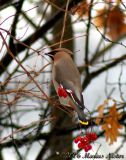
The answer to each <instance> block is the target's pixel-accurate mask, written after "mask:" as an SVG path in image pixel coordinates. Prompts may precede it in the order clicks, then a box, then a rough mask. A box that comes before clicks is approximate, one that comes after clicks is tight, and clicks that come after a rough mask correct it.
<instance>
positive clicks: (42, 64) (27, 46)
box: [0, 0, 126, 160]
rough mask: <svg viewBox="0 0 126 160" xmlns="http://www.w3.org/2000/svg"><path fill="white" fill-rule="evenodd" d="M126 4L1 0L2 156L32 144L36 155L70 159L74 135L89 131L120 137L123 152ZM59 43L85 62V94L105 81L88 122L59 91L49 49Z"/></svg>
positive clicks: (19, 154) (22, 155)
mask: <svg viewBox="0 0 126 160" xmlns="http://www.w3.org/2000/svg"><path fill="white" fill-rule="evenodd" d="M101 3H102V5H103V8H102V9H97V8H98V7H99V5H100V4H101ZM99 8H100V7H99ZM125 9H126V6H125V3H124V2H123V1H114V2H112V1H108V0H103V1H101V2H98V1H95V0H90V1H86V0H77V1H75V0H67V1H56V0H42V1H40V0H36V1H32V0H29V1H28V0H27V1H25V0H5V1H0V10H1V15H0V16H1V17H0V37H1V39H0V42H1V44H0V53H1V54H0V125H1V128H0V129H1V133H0V160H4V159H5V157H6V155H7V149H8V148H11V150H13V151H14V152H13V155H14V157H16V158H15V159H20V160H27V159H28V158H29V157H32V155H31V154H32V151H33V150H34V149H35V151H34V152H35V154H34V156H33V157H32V158H33V159H34V160H44V159H48V160H59V159H72V158H74V157H75V156H77V154H74V150H73V146H72V143H73V139H74V138H75V135H74V134H76V136H77V135H79V134H80V132H81V134H86V132H91V131H95V132H96V134H97V136H98V140H99V139H100V138H103V139H105V137H106V143H108V142H107V141H108V140H110V143H114V142H115V141H116V139H117V138H118V137H121V138H122V139H121V140H122V143H121V145H117V148H116V150H115V153H120V152H119V151H120V150H121V149H122V148H123V145H124V142H125V136H126V135H125V132H121V133H120V132H119V129H121V128H122V127H125V125H126V121H125V119H126V110H125V87H126V78H125V59H126V54H125V48H126V46H125V33H126V25H125V23H124V21H125V18H126V16H125ZM5 13H6V14H5ZM78 28H81V29H78ZM81 30H82V31H81ZM94 36H95V37H94ZM81 39H82V40H81ZM94 41H95V43H94ZM78 42H81V43H78ZM76 45H79V46H77V47H75V46H76ZM61 46H62V47H65V48H68V49H70V50H71V51H73V53H74V57H73V59H74V61H75V63H77V64H78V61H83V64H81V65H79V66H78V69H79V71H80V74H81V77H82V87H83V90H84V93H85V92H87V93H89V91H88V90H90V89H92V90H93V88H94V87H95V86H96V85H97V86H99V85H101V88H102V91H103V93H98V92H97V93H96V94H95V95H94V97H92V99H93V100H94V99H95V100H96V101H97V99H98V98H99V96H100V95H103V96H102V99H101V100H98V102H97V104H93V107H92V109H91V108H90V106H88V104H87V105H86V107H87V109H88V110H89V113H90V116H89V117H88V116H87V117H88V121H89V124H88V125H80V124H79V123H78V120H77V118H76V117H72V115H73V114H72V111H71V110H68V108H67V107H66V106H61V104H60V102H59V100H58V96H57V95H56V92H55V91H54V87H53V84H52V81H51V64H52V62H51V61H50V60H49V59H47V57H45V56H44V53H45V52H48V51H49V50H52V49H55V48H58V47H61ZM77 49H79V51H78V50H77ZM116 52H117V53H116ZM99 79H100V80H101V79H102V82H101V83H100V82H97V80H99ZM94 82H95V83H94ZM98 83H100V84H98ZM84 95H85V94H84ZM87 95H89V94H87ZM91 95H92V94H91ZM84 98H85V101H86V99H88V97H87V96H84ZM96 101H95V102H96ZM85 103H86V102H85ZM99 105H100V107H101V109H102V111H101V110H100V107H99ZM112 109H113V110H112ZM114 109H115V110H114ZM112 122H114V123H112ZM112 124H114V125H116V127H115V128H114V125H112ZM109 125H112V127H113V129H116V131H117V134H116V135H115V136H113V134H112V132H111V133H110V132H108V130H109V129H111V128H112V127H111V128H109V127H108V126H109ZM100 127H101V128H102V129H100ZM107 127H108V128H107ZM107 129H108V130H107ZM119 133H120V134H119ZM99 146H100V145H99ZM101 147H102V144H101ZM4 151H5V152H4ZM79 151H80V150H79ZM79 151H78V152H79ZM78 152H77V153H78ZM98 152H99V150H98V149H97V152H95V153H94V155H95V154H96V153H98ZM99 154H100V153H99ZM30 155H31V156H30Z"/></svg>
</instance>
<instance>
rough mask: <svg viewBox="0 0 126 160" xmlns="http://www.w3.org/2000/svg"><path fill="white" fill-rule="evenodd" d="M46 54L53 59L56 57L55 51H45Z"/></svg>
mask: <svg viewBox="0 0 126 160" xmlns="http://www.w3.org/2000/svg"><path fill="white" fill-rule="evenodd" d="M45 55H46V56H49V57H50V58H51V59H52V60H53V59H54V53H53V51H51V52H49V53H45Z"/></svg>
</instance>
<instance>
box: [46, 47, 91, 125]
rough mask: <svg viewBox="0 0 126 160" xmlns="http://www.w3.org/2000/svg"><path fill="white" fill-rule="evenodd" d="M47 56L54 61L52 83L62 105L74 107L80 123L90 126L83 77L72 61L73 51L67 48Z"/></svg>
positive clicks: (49, 53)
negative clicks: (86, 112) (86, 111)
mask: <svg viewBox="0 0 126 160" xmlns="http://www.w3.org/2000/svg"><path fill="white" fill-rule="evenodd" d="M45 55H47V56H49V57H50V58H51V59H52V61H53V65H52V81H53V84H54V88H55V90H56V93H57V95H58V97H59V101H60V103H61V104H62V105H64V106H68V107H72V108H73V109H74V110H75V111H76V112H77V115H78V119H79V122H80V123H81V124H83V125H88V121H87V119H86V118H85V117H86V116H85V114H84V109H85V105H84V100H83V95H82V86H81V77H80V73H79V70H78V68H77V66H76V65H75V63H74V61H73V59H72V55H73V53H72V51H70V50H69V49H66V48H57V49H54V50H52V51H50V52H48V53H45Z"/></svg>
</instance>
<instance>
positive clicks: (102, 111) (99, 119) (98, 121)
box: [95, 104, 105, 125]
mask: <svg viewBox="0 0 126 160" xmlns="http://www.w3.org/2000/svg"><path fill="white" fill-rule="evenodd" d="M104 108H105V105H104V104H103V105H100V106H99V107H98V112H99V115H98V117H97V118H96V121H95V123H96V124H97V125H98V124H99V123H100V122H101V118H103V113H104Z"/></svg>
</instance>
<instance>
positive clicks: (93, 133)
mask: <svg viewBox="0 0 126 160" xmlns="http://www.w3.org/2000/svg"><path fill="white" fill-rule="evenodd" d="M86 137H87V138H88V139H89V141H95V140H96V139H97V135H96V133H95V132H92V133H87V134H86Z"/></svg>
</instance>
